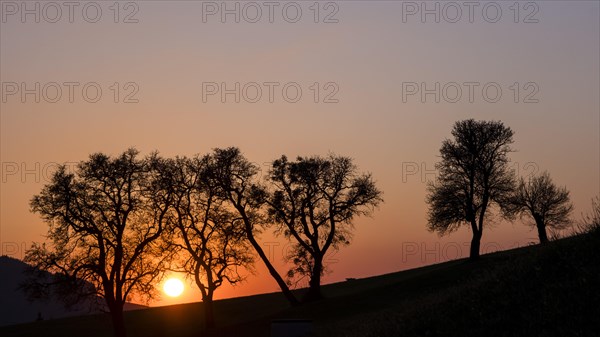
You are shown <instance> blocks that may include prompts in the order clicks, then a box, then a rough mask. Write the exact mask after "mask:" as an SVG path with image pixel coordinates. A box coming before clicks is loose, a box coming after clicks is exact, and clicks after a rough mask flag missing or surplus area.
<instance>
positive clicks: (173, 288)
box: [163, 278, 183, 297]
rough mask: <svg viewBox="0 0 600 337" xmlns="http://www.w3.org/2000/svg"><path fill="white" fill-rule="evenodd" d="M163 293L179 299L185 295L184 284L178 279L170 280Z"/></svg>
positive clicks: (166, 283) (164, 286)
mask: <svg viewBox="0 0 600 337" xmlns="http://www.w3.org/2000/svg"><path fill="white" fill-rule="evenodd" d="M163 291H164V292H165V294H167V296H170V297H177V296H179V295H181V293H183V282H181V280H180V279H177V278H170V279H168V280H167V282H165V284H164V285H163Z"/></svg>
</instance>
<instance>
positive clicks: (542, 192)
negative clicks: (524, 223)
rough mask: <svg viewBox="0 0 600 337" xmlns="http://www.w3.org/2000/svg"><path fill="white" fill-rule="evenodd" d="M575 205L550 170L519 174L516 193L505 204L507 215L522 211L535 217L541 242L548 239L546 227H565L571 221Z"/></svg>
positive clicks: (521, 214) (521, 213)
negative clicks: (520, 175) (527, 176)
mask: <svg viewBox="0 0 600 337" xmlns="http://www.w3.org/2000/svg"><path fill="white" fill-rule="evenodd" d="M572 211H573V205H572V204H571V201H570V198H569V191H567V188H566V187H557V186H556V185H555V184H554V183H553V182H552V179H551V178H550V174H548V172H544V173H542V174H540V175H537V176H533V177H530V178H529V180H528V181H525V179H523V178H520V180H519V184H518V186H517V188H516V189H515V191H514V193H513V194H512V195H511V196H510V198H509V202H508V203H507V205H506V207H505V213H506V214H507V215H508V216H514V215H517V214H518V215H520V216H521V217H523V216H526V217H528V218H530V219H533V220H534V223H532V225H534V226H536V227H537V231H538V236H539V238H540V243H546V242H548V235H547V233H546V228H548V227H549V228H552V229H559V230H560V229H564V228H566V227H567V226H568V225H570V224H571V220H570V219H569V217H570V215H571V213H572Z"/></svg>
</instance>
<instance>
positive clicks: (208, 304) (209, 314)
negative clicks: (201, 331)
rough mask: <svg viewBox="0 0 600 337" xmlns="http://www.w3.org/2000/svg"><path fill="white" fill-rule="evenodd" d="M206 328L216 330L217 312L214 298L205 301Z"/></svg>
mask: <svg viewBox="0 0 600 337" xmlns="http://www.w3.org/2000/svg"><path fill="white" fill-rule="evenodd" d="M203 302H204V326H205V327H206V329H207V330H212V329H214V328H215V326H216V324H215V311H214V305H213V300H212V298H210V299H205V300H204V301H203Z"/></svg>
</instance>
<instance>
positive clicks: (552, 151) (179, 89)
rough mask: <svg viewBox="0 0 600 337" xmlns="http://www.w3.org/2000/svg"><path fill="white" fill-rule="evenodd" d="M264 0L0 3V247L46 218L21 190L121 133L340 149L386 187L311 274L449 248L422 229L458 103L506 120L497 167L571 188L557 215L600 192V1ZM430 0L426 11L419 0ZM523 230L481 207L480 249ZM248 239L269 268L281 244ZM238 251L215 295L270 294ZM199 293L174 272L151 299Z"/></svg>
mask: <svg viewBox="0 0 600 337" xmlns="http://www.w3.org/2000/svg"><path fill="white" fill-rule="evenodd" d="M23 3H26V5H24V6H28V7H27V8H24V7H23ZM274 3H275V4H276V5H273V6H272V7H269V6H268V5H266V4H265V3H264V2H256V3H248V2H235V1H228V2H227V3H226V4H225V5H223V4H224V2H201V1H135V2H121V3H119V4H118V6H116V7H114V6H115V5H114V4H113V2H112V1H110V2H100V1H98V2H95V3H93V4H94V5H86V3H85V2H82V3H78V4H79V5H78V6H76V7H74V8H73V12H72V16H71V17H69V16H70V13H69V7H67V6H66V5H65V4H64V3H62V2H55V4H58V5H59V7H58V8H54V7H44V6H45V3H43V2H35V1H28V2H11V1H1V4H2V17H1V20H2V21H1V22H2V23H1V26H0V67H1V69H0V79H1V82H2V97H1V99H2V102H1V114H0V118H1V127H0V130H1V137H0V140H1V145H0V149H1V160H0V161H1V163H2V181H1V193H0V197H1V199H0V243H1V249H2V251H1V253H2V254H6V255H11V256H14V257H18V258H21V257H22V256H23V252H24V249H25V248H26V247H28V246H29V245H30V244H31V242H33V241H43V240H44V235H45V234H46V230H47V225H46V224H44V223H43V221H42V220H41V219H40V218H39V217H38V216H37V215H35V214H32V213H30V212H29V200H30V199H31V197H32V196H33V195H35V194H36V193H38V192H39V191H40V189H41V188H42V186H43V185H44V184H45V183H47V182H48V181H49V178H50V175H51V173H52V171H53V168H55V167H56V163H64V162H67V163H71V164H70V165H74V163H75V162H78V161H80V160H84V159H86V158H87V157H88V156H89V154H91V153H94V152H105V153H109V154H118V153H120V152H122V151H124V150H125V149H127V148H128V147H132V146H133V147H136V148H137V149H139V150H140V151H141V152H142V154H148V153H150V152H151V151H153V150H157V151H159V152H160V153H161V154H162V155H164V156H175V155H193V154H196V153H207V152H208V151H210V150H211V149H213V148H216V147H228V146H238V147H239V148H240V149H241V150H242V151H243V153H244V154H245V156H246V157H247V158H248V159H250V160H251V161H253V162H255V163H256V164H257V165H260V166H261V167H263V168H264V169H266V168H267V166H266V165H268V163H269V161H271V160H273V159H275V158H277V157H279V156H281V155H282V154H286V155H288V156H289V157H295V156H297V155H314V154H318V155H326V154H328V153H329V152H334V153H336V154H340V155H347V156H351V157H352V158H354V159H355V161H356V164H357V165H358V166H359V168H360V169H361V170H363V171H368V172H371V173H372V174H373V176H374V178H375V179H376V181H377V184H378V186H379V187H380V189H381V190H383V192H384V199H385V203H384V204H383V205H382V206H381V207H380V208H379V209H378V211H376V212H375V213H374V215H373V217H371V218H360V219H358V220H356V222H355V225H356V231H355V236H354V239H353V243H352V245H351V246H349V247H347V248H345V249H343V250H342V251H340V252H339V253H337V254H336V255H335V256H332V257H330V262H333V263H332V264H330V267H331V273H329V274H327V275H326V277H325V283H330V282H335V281H341V280H344V279H345V278H347V277H357V278H358V277H367V276H372V275H378V274H383V273H389V272H394V271H398V270H402V269H407V268H411V267H415V266H420V265H425V264H431V263H435V262H440V261H444V260H447V259H449V258H450V259H451V258H456V257H458V256H467V255H468V245H467V244H468V242H469V240H470V232H469V231H468V229H467V228H465V229H464V230H461V231H459V232H458V233H455V234H452V235H450V236H447V237H443V238H440V237H438V236H437V234H434V233H430V232H428V231H427V229H426V212H427V205H426V204H425V193H426V190H425V187H426V181H427V180H432V179H434V178H435V171H434V165H435V163H436V161H437V160H438V153H439V152H438V151H439V148H440V145H441V142H442V141H443V140H444V139H445V138H448V137H450V130H451V128H452V125H453V123H454V122H455V121H457V120H460V119H466V118H475V119H485V120H501V121H503V122H504V123H505V124H506V125H507V126H510V127H511V128H512V129H513V130H514V132H515V137H514V140H515V143H514V148H515V149H516V152H515V153H513V154H512V155H511V159H512V161H513V165H514V168H515V169H517V170H518V172H519V174H520V175H527V174H531V173H536V172H540V171H543V170H547V171H549V172H550V175H551V176H552V178H553V179H554V181H555V182H556V183H557V184H558V185H561V186H563V185H564V186H566V187H567V188H568V189H569V190H570V191H571V198H572V201H573V203H574V205H575V211H574V219H575V220H577V219H580V218H581V213H582V212H586V211H588V210H589V209H590V207H591V199H592V198H593V197H594V196H597V195H599V194H600V131H599V130H600V103H599V93H600V61H599V60H600V47H599V43H600V42H599V41H600V36H599V35H600V25H599V21H600V19H599V17H600V9H599V8H600V5H599V2H597V1H537V2H520V3H518V5H517V6H516V7H515V5H514V2H513V1H509V2H500V1H497V2H482V3H480V5H479V6H475V7H473V8H470V7H468V6H467V5H465V2H455V3H452V4H456V5H448V3H446V2H433V1H431V2H428V3H427V5H426V6H428V7H427V8H422V7H421V6H422V5H421V2H402V1H338V2H320V3H318V6H315V5H314V2H313V1H297V2H274ZM236 4H237V6H239V7H238V8H239V12H237V14H239V22H236V14H235V12H236ZM436 4H437V6H439V7H438V8H439V12H438V14H439V22H436V14H435V13H433V14H431V13H430V12H427V13H430V14H425V15H424V16H422V15H421V14H423V13H421V11H422V10H433V12H435V9H436ZM490 4H491V5H490ZM36 6H39V11H37V10H36ZM111 6H113V7H111ZM222 6H227V8H223V7H222ZM317 7H318V11H317ZM83 8H85V10H84V9H83ZM98 8H99V9H100V10H101V14H100V13H99V12H97V10H98ZM257 8H258V9H260V11H261V12H262V16H260V17H258V16H257V13H258V12H257ZM284 8H285V12H283V9H284ZM484 8H485V9H484ZM57 9H59V10H60V11H61V16H58V15H57V13H58V12H57ZM222 9H225V10H232V13H233V14H231V13H230V14H226V15H225V16H224V17H222V15H221V14H222V13H221V10H222ZM298 9H300V10H301V13H300V12H298ZM498 9H499V10H500V11H498ZM23 10H31V11H32V12H33V13H34V14H31V13H30V14H25V15H22V14H23V13H22V11H23ZM270 10H272V11H273V15H272V16H270V13H269V12H270ZM470 10H472V13H469V12H470ZM36 12H37V14H39V22H36V14H35V13H36ZM228 13H229V12H228ZM459 13H461V16H460V17H458V14H459ZM470 14H472V15H470ZM70 19H72V20H70ZM95 20H97V22H95V23H92V22H88V21H95ZM115 20H116V21H118V23H115ZM52 21H57V22H52ZM70 21H73V22H72V23H71V22H70ZM124 21H137V22H129V23H127V22H124ZM252 21H257V22H252ZM271 21H272V22H271ZM288 21H290V22H288ZM293 21H296V22H295V23H294V22H293ZM315 21H318V22H317V23H315ZM325 21H327V22H325ZM452 21H456V22H452ZM494 21H496V22H494ZM515 21H517V23H515ZM73 82H76V84H73ZM36 83H39V90H36ZM65 83H66V84H65ZM69 83H71V84H69ZM115 83H117V84H116V85H115ZM222 83H223V84H224V86H225V88H223V89H226V90H230V91H229V93H227V94H226V95H225V96H224V100H223V99H222V97H221V89H222V88H221V84H222ZM236 83H239V91H238V96H239V97H238V98H239V103H238V102H236V97H235V96H236V95H235V93H231V92H235V88H236ZM265 83H267V84H265ZM315 83H317V84H316V85H315ZM436 83H439V90H438V91H437V96H438V97H437V98H439V102H436V93H435V92H436V90H435V88H436ZM515 83H516V84H515ZM215 84H216V85H215ZM84 87H85V88H86V90H87V94H86V93H83V88H84ZM298 87H299V88H301V91H302V94H301V96H297V95H296V90H297V88H298ZM57 88H58V89H59V90H60V92H61V94H62V95H61V96H57ZM97 88H100V89H101V91H102V93H101V95H96V90H97ZM117 88H118V97H117V95H115V94H116V92H117ZM257 88H259V89H260V90H261V92H262V96H260V97H259V96H257ZM283 88H286V90H287V91H284V89H283ZM317 88H319V89H318V93H317ZM457 88H458V89H460V90H461V93H462V95H461V96H460V97H459V96H457V90H456V89H457ZM483 88H486V90H483ZM498 88H500V90H501V93H500V94H499V95H497V89H498ZM517 88H518V89H517ZM471 89H472V95H469V94H470V90H471ZM23 90H29V91H27V92H28V93H27V94H24V95H22V94H23ZM71 90H72V92H71V95H69V94H70V91H71ZM215 90H219V92H218V93H215V92H214V91H215ZM271 90H272V97H269V96H270V93H271V92H270V91H271ZM415 90H418V92H416V91H415ZM422 90H428V91H427V94H426V95H424V97H422V96H421V93H422V92H421V91H422ZM36 95H37V96H39V97H37V98H39V103H38V102H36ZM69 96H71V97H69ZM96 96H97V97H96ZM469 96H471V97H469ZM270 98H272V99H271V100H270ZM115 99H116V100H117V101H118V102H117V103H115ZM95 100H97V102H93V101H95ZM315 100H316V101H318V102H317V103H315ZM88 101H89V102H88ZM536 236H537V234H536V232H534V231H532V230H531V228H529V227H526V226H524V225H523V224H522V221H519V220H518V221H516V222H514V223H512V224H511V223H507V222H504V221H501V220H500V219H495V220H494V225H493V226H487V227H486V228H485V229H484V234H483V245H482V246H483V248H482V251H483V252H485V251H486V250H488V251H492V250H498V249H508V248H513V247H516V246H519V245H527V244H529V243H530V242H536V241H537V237H536ZM262 241H263V245H264V246H265V247H269V246H270V247H272V259H273V261H274V262H276V263H277V264H278V267H279V270H280V272H282V273H284V272H285V271H286V269H285V266H284V265H283V262H282V256H283V251H284V249H285V245H286V242H285V241H284V240H283V239H275V238H272V237H269V236H265V237H263V238H262ZM266 250H267V251H270V249H269V248H266ZM256 266H257V270H256V275H249V277H248V279H247V281H246V282H245V283H244V284H242V285H240V286H238V287H235V288H231V287H228V286H225V287H223V289H220V290H218V291H217V293H216V297H218V298H223V297H233V296H242V295H248V294H255V293H262V292H271V291H276V290H278V287H277V285H276V283H275V282H274V281H273V280H272V279H271V277H270V276H269V275H268V273H267V272H266V271H265V269H263V267H262V265H261V263H260V262H259V261H257V264H256ZM199 300H200V297H199V292H198V291H197V290H196V289H194V287H192V286H191V285H188V286H187V288H186V290H185V291H184V294H183V296H181V297H179V298H177V299H167V298H164V299H163V300H161V301H156V302H154V303H153V305H164V304H172V303H178V302H190V301H199Z"/></svg>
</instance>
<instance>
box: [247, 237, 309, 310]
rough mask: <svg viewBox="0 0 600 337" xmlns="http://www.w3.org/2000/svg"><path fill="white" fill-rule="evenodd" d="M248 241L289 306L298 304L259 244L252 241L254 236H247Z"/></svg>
mask: <svg viewBox="0 0 600 337" xmlns="http://www.w3.org/2000/svg"><path fill="white" fill-rule="evenodd" d="M248 239H249V241H250V243H251V244H252V246H253V247H254V250H256V252H257V253H258V256H260V258H261V260H263V262H264V264H265V266H266V267H267V269H268V270H269V274H271V276H272V277H273V278H274V279H275V281H276V282H277V284H278V285H279V288H281V292H282V293H283V295H284V296H285V298H287V300H288V302H290V304H291V305H292V306H296V305H298V304H300V302H298V299H296V297H295V296H294V294H292V291H291V290H290V288H289V287H288V286H287V284H286V283H285V281H284V280H283V278H282V277H281V275H279V273H278V272H277V270H276V269H275V267H273V265H272V264H271V262H270V261H269V258H268V257H267V255H266V254H265V252H264V251H263V249H262V247H261V246H260V244H259V243H258V242H257V241H256V240H255V239H254V236H253V235H252V234H248Z"/></svg>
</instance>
